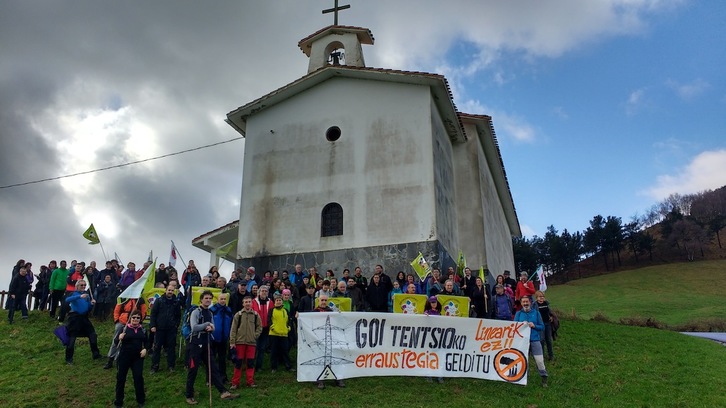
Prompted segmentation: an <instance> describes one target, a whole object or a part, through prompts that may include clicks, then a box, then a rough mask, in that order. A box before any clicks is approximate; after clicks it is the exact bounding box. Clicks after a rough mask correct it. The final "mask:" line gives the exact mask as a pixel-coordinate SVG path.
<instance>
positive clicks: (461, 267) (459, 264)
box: [456, 249, 466, 276]
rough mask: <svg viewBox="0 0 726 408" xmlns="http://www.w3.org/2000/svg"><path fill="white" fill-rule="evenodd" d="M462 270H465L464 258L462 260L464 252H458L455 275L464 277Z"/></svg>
mask: <svg viewBox="0 0 726 408" xmlns="http://www.w3.org/2000/svg"><path fill="white" fill-rule="evenodd" d="M464 268H466V258H464V251H462V250H461V249H460V250H459V258H458V259H457V260H456V273H457V274H458V275H459V276H464Z"/></svg>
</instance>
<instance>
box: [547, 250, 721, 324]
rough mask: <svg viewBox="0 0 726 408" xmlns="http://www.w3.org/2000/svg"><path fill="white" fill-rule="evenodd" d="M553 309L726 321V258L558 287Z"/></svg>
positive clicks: (672, 320)
mask: <svg viewBox="0 0 726 408" xmlns="http://www.w3.org/2000/svg"><path fill="white" fill-rule="evenodd" d="M547 298H548V299H549V301H550V303H551V304H552V306H553V307H554V308H556V309H559V310H560V311H562V312H563V313H565V314H568V315H571V314H572V313H573V312H574V313H575V314H576V315H577V316H579V317H582V318H586V319H589V318H592V317H593V316H595V314H597V313H599V314H601V315H604V316H607V317H608V318H610V319H612V320H614V321H617V320H619V319H620V318H624V317H638V318H644V319H647V318H654V319H656V320H658V321H660V322H663V323H666V324H668V325H683V324H685V323H687V322H689V321H693V320H705V319H721V320H726V307H724V301H726V260H719V261H703V262H688V263H678V264H670V265H659V266H653V267H647V268H642V269H633V270H628V271H623V272H616V273H612V274H608V275H602V276H596V277H592V278H587V279H580V280H576V281H571V282H569V283H567V284H564V285H554V286H551V287H550V288H549V289H548V290H547Z"/></svg>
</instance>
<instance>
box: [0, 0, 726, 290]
mask: <svg viewBox="0 0 726 408" xmlns="http://www.w3.org/2000/svg"><path fill="white" fill-rule="evenodd" d="M332 3H333V2H332V1H330V0H309V1H285V0H281V1H264V2H263V1H247V0H245V1H231V0H230V1H215V2H199V1H191V0H168V1H114V2H98V1H95V0H93V1H73V2H58V1H20V0H15V1H10V0H0V155H2V157H1V158H0V231H2V235H1V238H0V239H1V241H0V245H1V246H2V250H1V251H0V265H1V266H2V268H5V270H6V272H5V273H2V274H0V287H2V288H4V287H6V286H7V283H8V278H7V276H8V275H9V274H10V270H11V268H12V266H13V265H14V264H15V262H16V261H17V260H18V259H19V258H24V259H26V260H30V261H32V262H33V263H34V265H35V270H36V272H37V270H38V268H39V266H40V265H41V264H46V263H47V261H48V260H50V259H58V260H60V259H67V260H71V259H85V260H90V259H96V260H98V261H102V260H103V254H102V252H101V248H100V247H99V246H90V245H87V244H86V241H85V240H84V239H83V238H82V236H81V234H82V233H83V231H84V230H85V229H86V227H88V225H89V224H90V223H94V224H95V226H96V229H97V231H98V233H99V235H100V237H101V241H102V243H103V246H104V249H105V251H106V253H107V254H108V255H110V256H112V255H113V253H114V252H117V253H118V254H119V256H120V257H121V259H122V260H123V261H124V262H127V261H129V260H134V261H137V262H142V261H143V260H144V259H145V258H146V256H147V254H148V252H149V250H153V251H154V253H155V254H156V255H158V256H159V258H160V260H162V261H166V260H167V259H168V253H169V246H170V240H174V241H175V242H176V244H177V247H178V248H179V251H180V254H181V256H182V258H183V259H184V260H185V261H186V260H189V259H195V260H196V261H197V262H198V263H199V264H200V265H202V266H203V267H204V268H203V269H206V267H207V265H208V260H209V255H208V254H207V253H205V252H203V251H201V250H198V249H196V248H193V247H192V246H191V240H192V239H193V238H194V237H196V236H198V235H201V234H202V233H205V232H207V231H210V230H213V229H215V228H217V227H219V226H221V225H224V224H226V223H228V222H231V221H233V220H235V219H237V217H238V216H239V214H238V208H239V199H240V188H241V180H242V178H241V171H242V157H243V154H244V141H243V140H237V141H231V142H229V143H224V144H221V145H217V146H215V147H210V148H205V149H200V150H195V151H192V152H189V153H185V154H180V155H173V156H170V157H167V158H163V159H159V160H154V161H149V162H144V163H142V164H137V165H133V166H126V167H122V168H117V169H112V170H108V171H102V172H95V173H91V174H87V175H82V176H77V177H71V178H63V179H60V180H54V181H47V182H42V183H33V184H26V185H21V186H14V187H13V185H16V184H22V183H27V182H32V181H36V180H42V179H48V178H55V177H59V176H63V175H67V174H74V173H79V172H85V171H90V170H94V169H99V168H104V167H109V166H114V165H119V164H123V163H127V162H133V161H138V160H144V159H148V158H153V157H156V156H161V155H167V154H171V153H175V152H179V151H184V150H189V149H195V148H198V147H201V146H206V145H210V144H215V143H220V142H225V141H227V140H230V139H233V138H236V137H237V136H239V135H238V134H237V133H236V132H235V131H234V130H233V129H232V128H231V127H229V126H228V125H226V124H225V123H224V118H225V114H226V113H227V112H229V111H231V110H232V109H234V108H236V107H238V106H241V105H243V104H245V103H247V102H249V101H251V100H253V99H256V98H258V97H260V96H262V95H264V94H266V93H268V92H269V91H271V90H274V89H276V88H278V87H280V86H283V85H285V84H287V83H289V82H291V81H293V80H295V79H297V78H299V77H301V76H303V75H304V74H305V73H306V70H307V58H306V57H305V55H304V54H303V53H302V52H301V51H300V50H299V49H298V48H297V42H298V41H299V40H300V39H302V38H304V37H306V36H307V35H309V34H311V33H313V32H315V31H317V30H318V29H320V28H322V27H325V26H327V25H330V24H332V16H331V15H329V14H328V15H322V14H321V10H322V9H324V8H329V7H332ZM341 4H351V6H352V7H351V9H349V10H345V11H343V12H341V15H340V24H344V25H354V26H362V27H367V28H370V29H371V31H372V32H373V35H374V37H375V39H376V43H375V45H373V46H364V53H365V56H366V63H367V65H369V66H373V67H381V68H395V69H402V70H414V71H427V72H435V73H441V74H444V75H445V76H446V77H447V79H448V80H449V83H450V85H451V87H452V90H453V93H454V96H455V102H456V104H457V107H458V109H459V110H460V111H462V112H467V113H474V114H488V115H491V116H492V117H493V121H494V126H495V129H496V133H497V137H498V139H499V143H500V147H501V150H502V155H503V159H504V163H505V166H506V170H507V174H508V176H509V183H510V187H511V189H512V194H513V196H514V200H515V205H516V207H517V211H518V214H519V221H520V223H521V225H522V228H523V232H524V234H525V235H526V236H532V235H535V234H536V235H543V234H544V232H545V231H546V228H547V226H549V225H551V224H553V225H554V226H555V227H556V228H557V229H558V230H562V229H564V228H567V229H568V230H570V231H576V230H582V229H584V228H585V227H586V226H587V222H588V220H590V219H591V218H592V216H594V215H596V214H602V215H604V216H605V215H615V216H620V217H623V219H624V220H627V219H629V218H630V217H631V216H632V215H634V214H636V213H642V212H643V211H644V210H645V209H647V208H648V207H650V205H652V204H653V203H655V202H657V201H659V200H661V199H662V198H664V197H666V196H667V195H668V194H670V193H673V192H678V193H681V194H683V193H692V192H697V191H701V190H704V189H712V188H717V187H720V186H722V185H724V184H726V76H725V75H724V67H726V42H724V41H723V39H724V38H726V25H724V24H723V22H724V21H726V3H724V2H722V1H717V0H714V1H695V0H597V1H596V0H592V1H580V0H571V1H547V2H543V1H539V0H531V1H524V0H513V1H494V0H492V1H477V2H473V1H446V2H443V1H396V2H395V3H394V2H390V1H383V0H366V1H362V0H350V1H348V2H341ZM290 159H291V160H299V159H300V158H297V157H291V158H290ZM222 269H223V271H228V270H230V269H231V265H230V264H229V263H225V264H224V265H223V267H222Z"/></svg>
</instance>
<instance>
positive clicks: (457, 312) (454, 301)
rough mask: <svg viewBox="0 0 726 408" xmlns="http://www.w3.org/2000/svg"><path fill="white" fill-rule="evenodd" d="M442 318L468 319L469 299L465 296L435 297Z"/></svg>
mask: <svg viewBox="0 0 726 408" xmlns="http://www.w3.org/2000/svg"><path fill="white" fill-rule="evenodd" d="M436 298H437V299H438V300H439V303H440V304H441V315H442V316H456V317H469V298H468V297H466V296H449V295H436Z"/></svg>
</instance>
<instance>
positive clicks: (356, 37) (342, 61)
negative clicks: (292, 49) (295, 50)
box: [297, 0, 373, 74]
mask: <svg viewBox="0 0 726 408" xmlns="http://www.w3.org/2000/svg"><path fill="white" fill-rule="evenodd" d="M347 8H350V5H345V6H340V7H338V1H337V0H336V1H335V7H333V8H331V9H327V10H323V14H325V13H335V20H334V24H333V25H331V26H328V27H325V28H323V29H322V30H320V31H317V32H315V33H313V34H312V35H310V36H308V37H306V38H304V39H302V40H300V42H299V43H298V44H297V45H298V46H299V47H300V49H301V50H302V52H304V53H305V55H306V56H307V57H308V58H310V62H309V64H308V74H309V73H311V72H314V71H317V70H318V69H320V68H323V67H325V66H328V65H345V66H349V67H359V68H363V67H365V66H366V64H365V61H364V60H363V49H362V47H361V44H367V45H373V35H372V34H371V31H370V30H369V29H367V28H362V27H350V26H341V25H338V11H340V10H344V9H347Z"/></svg>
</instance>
